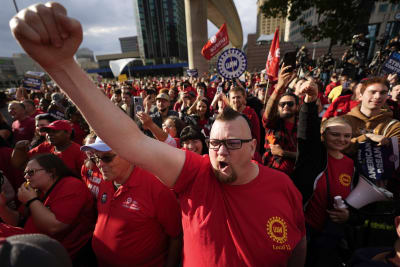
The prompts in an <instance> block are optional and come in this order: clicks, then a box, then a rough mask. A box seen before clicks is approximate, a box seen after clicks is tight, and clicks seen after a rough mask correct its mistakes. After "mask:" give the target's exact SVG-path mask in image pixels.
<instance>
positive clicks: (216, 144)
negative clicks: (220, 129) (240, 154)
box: [206, 139, 253, 151]
mask: <svg viewBox="0 0 400 267" xmlns="http://www.w3.org/2000/svg"><path fill="white" fill-rule="evenodd" d="M251 140H253V139H225V140H219V139H208V140H206V144H207V146H208V148H210V149H212V150H215V151H217V150H219V148H220V146H221V145H222V144H223V145H224V146H225V147H226V148H227V149H229V150H236V149H240V148H242V144H243V143H248V142H250V141H251Z"/></svg>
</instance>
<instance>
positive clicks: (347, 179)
mask: <svg viewBox="0 0 400 267" xmlns="http://www.w3.org/2000/svg"><path fill="white" fill-rule="evenodd" d="M339 182H340V183H341V184H342V185H343V186H349V185H350V183H351V176H350V175H348V174H347V173H342V174H341V175H340V176H339Z"/></svg>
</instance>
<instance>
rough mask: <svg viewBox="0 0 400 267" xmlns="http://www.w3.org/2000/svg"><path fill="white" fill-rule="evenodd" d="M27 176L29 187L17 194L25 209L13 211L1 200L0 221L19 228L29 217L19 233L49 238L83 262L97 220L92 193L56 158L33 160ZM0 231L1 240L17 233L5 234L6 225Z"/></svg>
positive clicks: (24, 185)
mask: <svg viewBox="0 0 400 267" xmlns="http://www.w3.org/2000/svg"><path fill="white" fill-rule="evenodd" d="M24 174H25V179H26V180H27V183H24V184H23V185H21V186H20V188H19V190H18V199H19V201H20V202H21V203H22V204H23V205H21V207H20V209H19V212H18V211H15V210H12V209H10V208H8V207H7V206H6V205H5V202H4V198H3V197H0V217H1V219H2V220H3V221H4V222H5V223H7V224H9V225H10V226H17V225H18V223H19V222H20V219H21V218H24V216H26V214H29V215H28V217H26V218H25V219H27V220H26V222H25V223H24V226H23V229H20V230H19V232H20V233H44V234H46V235H49V236H50V237H52V238H54V239H56V240H58V241H59V242H60V243H61V244H62V245H63V246H64V247H65V248H66V250H67V251H68V253H69V255H70V256H71V258H72V260H73V261H80V260H81V258H80V257H83V256H84V255H81V254H80V251H81V249H83V248H84V247H85V245H86V244H87V243H88V242H89V241H90V238H91V236H92V232H93V226H94V223H95V219H96V217H95V212H94V202H93V198H92V197H91V195H90V192H89V190H88V189H87V188H86V186H85V184H84V183H83V182H82V181H81V180H80V179H79V178H76V177H74V174H73V173H72V172H71V171H70V170H69V169H68V168H67V166H65V164H64V163H63V162H62V161H61V160H60V159H59V158H58V157H56V156H55V155H53V154H41V155H38V156H36V157H34V158H32V159H31V160H30V161H29V162H28V164H27V166H26V169H25V172H24ZM28 211H29V212H28ZM0 228H1V231H0V232H1V234H0V235H1V236H2V237H6V236H10V235H13V234H15V233H16V232H17V229H15V227H9V228H10V229H9V230H10V231H5V229H6V227H5V226H4V225H2V226H1V227H0ZM86 256H88V255H86Z"/></svg>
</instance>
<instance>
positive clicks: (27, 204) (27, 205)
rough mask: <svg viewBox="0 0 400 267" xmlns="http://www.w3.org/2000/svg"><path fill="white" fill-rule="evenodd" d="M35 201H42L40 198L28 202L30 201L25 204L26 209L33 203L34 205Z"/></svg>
mask: <svg viewBox="0 0 400 267" xmlns="http://www.w3.org/2000/svg"><path fill="white" fill-rule="evenodd" d="M35 200H39V201H40V198H38V197H34V198H32V199H30V200H28V201H27V202H26V203H25V207H27V208H29V206H30V205H31V203H32V202H33V201H35Z"/></svg>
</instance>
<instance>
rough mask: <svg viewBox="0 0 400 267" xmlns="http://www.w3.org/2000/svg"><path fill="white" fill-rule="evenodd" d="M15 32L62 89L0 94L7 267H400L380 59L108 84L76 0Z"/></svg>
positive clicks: (390, 94)
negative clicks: (83, 62) (87, 50)
mask: <svg viewBox="0 0 400 267" xmlns="http://www.w3.org/2000/svg"><path fill="white" fill-rule="evenodd" d="M10 27H11V31H12V33H13V35H14V37H15V39H16V40H17V42H18V43H19V44H20V45H21V47H22V48H23V49H24V50H25V51H26V53H27V54H28V55H29V56H30V57H32V58H33V59H34V60H35V61H36V62H37V63H39V64H40V65H41V67H42V68H43V69H44V70H45V71H46V72H47V74H48V75H49V78H50V80H51V82H47V83H43V85H42V87H41V89H40V90H27V89H26V88H23V87H22V86H21V87H19V88H17V89H16V91H15V92H12V93H9V92H8V93H4V92H0V112H1V113H0V170H1V175H0V178H1V179H0V186H1V187H0V189H1V196H0V265H1V266H3V264H4V266H26V264H27V262H30V264H33V266H82V267H84V266H115V267H123V266H187V267H195V266H201V267H209V266H230V267H231V266H240V267H241V266H257V267H258V266H273V267H275V266H310V267H311V266H400V239H399V236H400V206H399V204H400V203H399V202H398V199H399V197H400V168H399V163H398V151H399V143H398V138H399V137H400V121H399V120H400V79H399V77H398V76H397V74H396V73H384V72H382V69H381V67H382V66H381V65H379V64H381V63H382V62H380V63H379V62H378V61H379V60H381V59H380V58H379V59H376V58H375V59H374V60H375V61H373V62H372V63H371V64H369V65H368V64H367V63H364V61H365V60H362V59H363V55H362V53H361V58H360V55H359V54H357V55H355V56H353V57H351V56H349V54H351V53H352V52H351V51H352V50H349V51H347V52H346V54H345V55H344V56H343V58H342V59H341V62H342V63H341V64H336V65H335V66H334V67H329V66H333V64H330V65H326V64H325V65H324V64H320V65H319V67H318V66H317V67H315V68H312V67H310V66H309V65H308V64H307V63H305V62H307V54H306V52H305V51H304V49H303V48H302V49H301V50H300V51H299V52H298V53H297V59H298V61H297V63H298V64H297V68H294V69H293V68H291V67H293V66H285V64H284V63H283V64H281V68H280V71H279V75H278V77H277V79H276V80H272V79H271V80H269V81H267V80H266V79H265V74H264V73H260V72H256V73H250V72H245V74H244V75H243V76H242V77H241V78H238V79H232V80H227V79H224V78H222V77H220V76H219V75H218V74H216V73H208V74H201V75H200V76H199V77H188V76H167V75H166V76H163V77H160V76H154V77H150V76H146V77H140V78H132V80H127V81H124V82H117V81H101V82H93V81H92V80H90V78H89V77H88V76H87V75H86V73H85V72H84V71H83V70H81V68H80V67H79V65H78V64H77V63H76V61H75V60H74V57H73V56H74V54H75V52H76V50H77V48H78V47H79V46H80V44H81V42H82V36H83V35H82V27H81V25H80V23H79V22H78V21H77V20H75V19H72V18H70V17H68V15H67V11H66V10H65V8H64V7H63V6H62V5H60V4H58V3H54V2H51V3H47V4H38V5H34V6H31V7H29V8H27V9H25V10H23V11H21V12H19V13H18V14H17V15H16V16H15V17H14V18H12V19H11V21H10ZM357 38H362V36H361V37H360V36H358V37H357ZM389 44H392V45H389V46H388V47H387V48H386V49H387V50H385V49H381V51H380V53H381V54H385V53H386V55H387V56H390V55H391V54H392V53H395V52H396V51H397V50H400V46H399V47H397V45H398V44H397V39H395V40H392V41H390V42H389ZM390 49H392V50H390ZM353 52H354V51H353ZM364 56H365V55H364ZM357 57H358V58H357ZM381 61H382V60H381ZM323 62H328V60H327V59H326V58H324V59H323ZM374 62H375V63H374ZM310 64H311V63H310ZM324 66H325V67H324ZM327 66H328V67H327ZM10 92H11V91H10ZM368 149H370V150H368ZM370 151H372V152H370ZM341 200H344V201H341ZM29 234H42V235H44V236H42V235H39V236H41V238H39V239H40V240H42V239H43V240H47V239H45V238H48V237H50V238H51V239H52V241H51V242H56V243H55V244H56V245H51V247H53V249H50V248H49V247H47V248H46V250H47V251H46V253H43V252H39V251H36V250H34V249H33V248H27V247H28V244H30V242H33V241H32V238H29V236H30V235H29ZM18 236H21V237H26V236H28V237H26V238H25V239H24V238H21V241H20V244H24V246H21V245H18V244H19V243H18V242H17V241H18ZM35 238H36V237H35ZM35 238H33V239H35ZM24 240H25V241H24ZM24 242H25V243H24ZM43 242H44V241H43ZM46 242H48V241H46ZM57 243H58V244H61V245H60V246H59V247H58V246H57ZM49 246H50V245H49Z"/></svg>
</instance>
